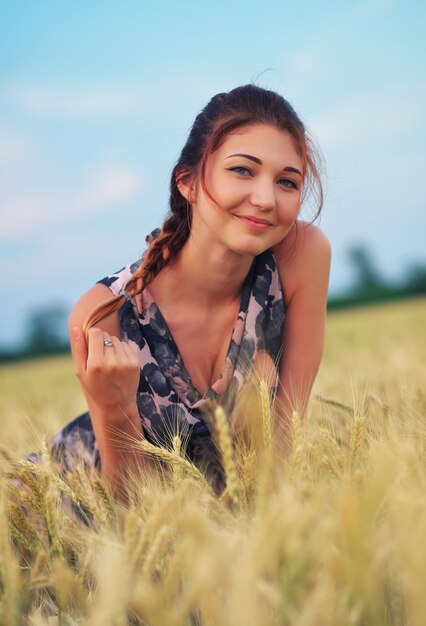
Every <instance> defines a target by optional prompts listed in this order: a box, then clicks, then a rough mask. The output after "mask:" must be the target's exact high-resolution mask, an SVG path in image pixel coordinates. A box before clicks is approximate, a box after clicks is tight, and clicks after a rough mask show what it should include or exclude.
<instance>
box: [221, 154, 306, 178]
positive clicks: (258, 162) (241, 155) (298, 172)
mask: <svg viewBox="0 0 426 626" xmlns="http://www.w3.org/2000/svg"><path fill="white" fill-rule="evenodd" d="M231 157H243V158H244V159H249V160H250V161H254V162H255V163H257V164H258V165H263V163H262V161H261V159H258V157H255V156H253V155H251V154H242V153H237V154H230V155H229V156H228V157H226V158H227V159H230V158H231ZM282 171H283V172H293V173H294V174H300V176H302V172H301V171H300V170H298V169H297V167H291V166H290V165H288V166H287V167H283V170H282Z"/></svg>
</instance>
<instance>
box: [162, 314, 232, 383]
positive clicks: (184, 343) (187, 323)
mask: <svg viewBox="0 0 426 626" xmlns="http://www.w3.org/2000/svg"><path fill="white" fill-rule="evenodd" d="M237 314H238V309H235V308H231V310H228V311H226V312H222V313H218V312H216V315H213V314H212V315H211V316H209V317H208V318H207V319H204V320H202V319H200V318H197V316H196V315H192V316H191V315H189V314H188V315H187V316H184V317H182V316H180V315H175V316H173V315H170V316H169V319H168V320H167V326H168V330H169V331H170V333H171V335H172V338H173V340H174V342H175V344H176V347H177V350H178V352H179V354H180V356H181V357H182V360H183V363H184V366H185V368H186V370H187V372H188V374H189V376H190V378H191V381H192V384H193V386H194V387H195V388H196V389H197V390H198V391H199V392H200V393H201V394H204V393H205V392H206V391H207V390H208V389H210V387H211V386H212V385H213V383H214V382H216V381H217V380H218V378H219V376H220V373H221V371H222V368H223V366H224V363H225V360H226V357H227V355H228V350H229V345H230V342H231V338H232V334H233V329H234V325H235V320H236V317H237Z"/></svg>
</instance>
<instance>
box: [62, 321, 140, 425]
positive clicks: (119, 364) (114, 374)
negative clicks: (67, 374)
mask: <svg viewBox="0 0 426 626" xmlns="http://www.w3.org/2000/svg"><path fill="white" fill-rule="evenodd" d="M73 335H74V342H73V343H74V345H73V356H74V367H75V374H76V376H77V378H78V379H79V381H80V383H81V385H82V387H83V390H84V392H85V394H86V396H87V399H88V401H89V404H92V403H94V404H95V405H96V408H97V409H98V410H99V411H100V412H101V413H105V415H108V416H109V418H108V421H109V424H108V425H110V426H111V425H114V424H116V423H117V421H121V422H122V421H123V419H126V418H131V419H134V418H135V417H136V415H135V413H137V406H136V392H137V389H138V385H139V376H140V365H139V362H138V359H137V357H136V355H135V354H134V352H133V350H132V348H131V347H130V345H129V344H128V343H126V342H124V341H120V340H119V339H118V338H117V337H113V336H110V335H109V333H107V332H105V331H103V330H101V329H100V328H91V329H90V330H89V333H88V343H86V339H85V337H84V333H83V331H82V330H81V328H79V327H77V326H76V327H74V329H73ZM111 343H112V345H108V344H111ZM90 400H91V402H90Z"/></svg>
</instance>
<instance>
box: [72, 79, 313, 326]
mask: <svg viewBox="0 0 426 626" xmlns="http://www.w3.org/2000/svg"><path fill="white" fill-rule="evenodd" d="M256 123H264V124H269V125H271V126H274V127H275V128H277V129H278V130H283V131H287V132H288V133H289V134H290V136H291V137H292V139H293V141H294V145H295V148H296V151H297V152H298V154H299V156H300V157H301V158H302V162H303V172H302V173H303V188H302V200H305V199H306V197H307V196H308V195H312V196H313V197H314V201H315V204H316V212H315V215H314V217H313V220H314V219H316V218H317V217H318V215H319V214H320V211H321V208H322V203H323V189H322V185H321V179H320V174H319V167H318V162H319V161H320V156H319V152H318V150H317V148H315V147H314V146H313V143H312V141H311V139H310V138H309V136H308V134H307V132H306V129H305V127H304V124H303V122H302V121H301V120H300V118H299V116H298V115H297V113H296V112H295V111H294V109H293V107H292V106H291V105H290V104H289V102H287V100H285V98H283V97H282V96H280V95H279V94H277V93H275V92H274V91H269V90H267V89H262V88H261V87H257V86H256V85H244V86H242V87H236V88H235V89H232V91H229V92H228V93H219V94H217V95H216V96H214V97H213V98H212V99H211V100H210V102H209V103H208V104H207V106H206V107H205V108H204V109H203V110H202V111H201V112H200V113H199V114H198V115H197V117H196V118H195V121H194V124H193V126H192V128H191V130H190V132H189V135H188V139H187V142H186V144H185V146H184V147H183V150H182V152H181V155H180V157H179V159H178V161H177V163H176V165H175V166H174V168H173V171H172V175H171V179H170V200H169V205H170V211H169V213H168V214H167V217H166V219H165V222H164V224H163V226H162V229H161V234H160V235H159V236H158V237H157V238H156V239H155V240H154V241H153V242H152V244H151V246H150V247H149V249H148V250H147V251H146V253H145V255H144V258H143V261H142V263H141V265H140V266H139V267H138V269H137V270H136V272H135V273H134V274H132V276H131V277H130V279H129V280H128V281H127V283H126V286H125V291H126V292H127V294H128V295H129V296H130V297H135V296H136V295H137V294H139V293H141V292H142V291H143V290H144V288H145V287H146V286H147V285H148V284H149V283H150V282H151V281H152V280H153V278H154V277H155V276H156V275H157V274H158V273H159V272H160V271H161V270H162V269H163V268H164V267H165V266H166V265H167V264H168V263H170V261H171V260H172V259H173V258H175V257H176V256H177V254H178V253H179V251H180V250H181V248H182V247H183V245H184V244H185V242H186V240H187V239H188V237H189V233H190V231H191V223H192V207H191V205H190V204H189V203H188V202H187V200H186V199H185V198H184V197H183V196H182V194H181V193H180V191H179V189H178V183H179V182H180V181H182V182H187V181H189V180H193V179H195V178H196V177H197V176H200V181H201V184H202V186H203V189H204V190H205V191H206V193H207V194H208V195H209V197H210V198H211V199H212V200H213V201H214V198H212V196H211V194H210V193H209V191H208V189H207V188H206V184H205V168H206V162H207V159H208V157H209V156H210V155H211V154H212V153H213V152H214V151H215V150H217V149H218V148H219V147H220V146H221V145H222V143H223V142H224V141H225V139H226V137H227V136H228V135H229V133H231V132H232V131H234V130H235V129H237V128H240V127H242V126H247V125H250V124H256ZM313 220H312V221H313ZM124 302H125V296H124V295H119V296H115V297H114V298H112V299H111V300H108V301H107V302H104V303H101V304H100V305H99V306H98V307H97V308H96V309H95V310H94V311H92V312H91V313H90V314H89V316H88V317H87V319H86V320H85V323H84V330H85V332H87V330H88V329H89V328H90V327H91V326H94V325H95V324H97V323H98V322H100V321H101V320H102V319H103V318H104V317H106V316H108V315H110V314H111V313H113V312H114V311H116V310H118V309H119V308H120V307H121V305H122V304H123V303H124Z"/></svg>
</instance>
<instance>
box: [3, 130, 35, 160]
mask: <svg viewBox="0 0 426 626" xmlns="http://www.w3.org/2000/svg"><path fill="white" fill-rule="evenodd" d="M33 155H34V145H33V144H32V142H31V141H30V140H29V139H28V138H26V137H23V136H22V135H21V134H20V133H17V132H13V131H11V130H10V129H7V128H3V127H0V163H1V164H2V165H3V164H4V165H10V164H11V163H21V162H23V161H26V160H27V159H29V158H30V157H33Z"/></svg>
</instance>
